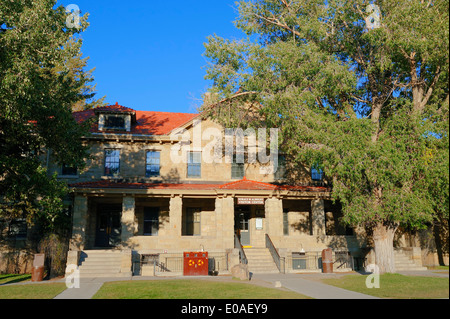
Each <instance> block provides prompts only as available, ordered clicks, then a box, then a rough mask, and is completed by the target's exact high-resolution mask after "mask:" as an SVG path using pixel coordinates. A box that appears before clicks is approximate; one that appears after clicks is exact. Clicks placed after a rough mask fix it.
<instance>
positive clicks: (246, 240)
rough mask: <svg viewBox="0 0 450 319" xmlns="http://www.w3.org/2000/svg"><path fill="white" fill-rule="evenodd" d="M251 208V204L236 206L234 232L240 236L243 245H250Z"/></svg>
mask: <svg viewBox="0 0 450 319" xmlns="http://www.w3.org/2000/svg"><path fill="white" fill-rule="evenodd" d="M250 215H251V210H250V207H249V206H240V207H237V208H236V211H235V215H234V232H235V233H236V235H237V236H238V238H239V240H240V242H241V245H242V246H249V245H250V227H249V221H250Z"/></svg>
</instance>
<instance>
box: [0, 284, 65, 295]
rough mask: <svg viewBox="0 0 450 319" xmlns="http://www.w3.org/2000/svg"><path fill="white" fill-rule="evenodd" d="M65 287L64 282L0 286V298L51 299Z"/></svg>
mask: <svg viewBox="0 0 450 319" xmlns="http://www.w3.org/2000/svg"><path fill="white" fill-rule="evenodd" d="M65 289H66V284H64V283H54V284H29V285H7V286H0V299H53V298H54V297H56V296H57V295H59V294H60V293H61V292H63V291H64V290H65Z"/></svg>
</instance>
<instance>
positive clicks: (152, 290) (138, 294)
mask: <svg viewBox="0 0 450 319" xmlns="http://www.w3.org/2000/svg"><path fill="white" fill-rule="evenodd" d="M306 298H308V297H306V296H303V295H301V294H298V293H295V292H291V291H284V290H280V289H275V288H265V287H260V286H255V285H252V284H247V283H234V282H213V281H206V280H205V281H203V280H161V281H159V280H158V281H157V280H153V281H139V282H134V281H133V282H131V281H124V282H110V283H105V284H104V285H103V286H102V288H100V290H99V291H98V292H97V293H96V294H95V295H94V297H93V299H306Z"/></svg>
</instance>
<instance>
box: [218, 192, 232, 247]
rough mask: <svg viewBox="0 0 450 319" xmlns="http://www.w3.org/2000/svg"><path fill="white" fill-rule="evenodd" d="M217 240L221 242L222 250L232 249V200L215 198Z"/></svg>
mask: <svg viewBox="0 0 450 319" xmlns="http://www.w3.org/2000/svg"><path fill="white" fill-rule="evenodd" d="M215 212H216V227H217V239H218V240H222V248H223V249H233V248H234V198H233V197H231V196H230V197H220V198H216V209H215Z"/></svg>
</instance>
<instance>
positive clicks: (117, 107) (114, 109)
mask: <svg viewBox="0 0 450 319" xmlns="http://www.w3.org/2000/svg"><path fill="white" fill-rule="evenodd" d="M94 111H96V112H125V113H134V112H136V111H135V110H133V109H130V108H129V107H125V106H122V105H119V103H118V102H116V104H115V105H107V106H101V107H97V108H95V109H94Z"/></svg>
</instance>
